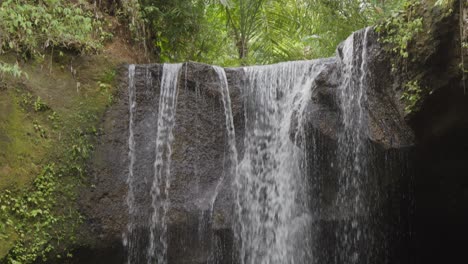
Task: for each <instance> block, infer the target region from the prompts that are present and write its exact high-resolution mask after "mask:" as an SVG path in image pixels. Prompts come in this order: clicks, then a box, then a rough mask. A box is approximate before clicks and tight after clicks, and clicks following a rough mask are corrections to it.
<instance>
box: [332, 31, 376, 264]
mask: <svg viewBox="0 0 468 264" xmlns="http://www.w3.org/2000/svg"><path fill="white" fill-rule="evenodd" d="M369 30H370V28H367V29H366V30H365V31H364V36H363V37H362V41H361V42H359V40H360V39H359V38H358V36H359V35H358V34H357V33H354V34H353V35H351V36H350V37H349V38H348V39H347V40H346V41H345V42H344V45H343V49H342V50H343V58H342V61H341V64H342V67H341V69H342V70H341V71H342V76H343V78H342V83H341V85H340V86H339V90H338V93H337V97H338V104H339V106H340V109H341V116H342V125H343V131H342V132H341V134H340V135H339V138H338V149H337V159H338V165H339V167H340V171H339V172H340V175H339V191H338V196H337V201H336V203H337V207H338V211H339V214H340V215H341V217H342V219H344V221H343V223H342V227H341V230H340V231H338V232H337V235H338V241H339V245H338V247H339V248H338V252H339V256H336V258H338V259H339V261H340V262H339V263H359V261H360V260H359V259H360V258H363V257H365V256H360V254H362V253H363V252H362V251H363V249H362V246H363V245H365V244H366V243H369V239H370V237H369V236H370V233H369V232H370V231H369V227H368V226H367V224H368V223H366V220H365V219H366V217H368V215H369V212H368V209H369V207H368V206H367V205H366V202H367V201H366V200H365V199H366V194H365V190H364V187H365V186H366V183H367V177H368V176H369V175H368V164H369V161H368V156H369V152H368V150H367V149H366V142H365V141H364V138H365V135H366V134H367V123H366V115H365V106H366V105H365V104H366V93H367V91H366V89H367V84H366V81H367V78H366V77H367V76H366V75H367V71H368V69H367V58H366V56H367V36H368V33H369ZM359 51H360V53H357V54H356V52H359ZM365 246H369V245H365ZM360 247H361V248H360ZM369 254H371V252H370V251H368V252H366V255H367V257H368V255H369Z"/></svg>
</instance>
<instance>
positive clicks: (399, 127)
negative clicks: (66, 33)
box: [75, 30, 468, 264]
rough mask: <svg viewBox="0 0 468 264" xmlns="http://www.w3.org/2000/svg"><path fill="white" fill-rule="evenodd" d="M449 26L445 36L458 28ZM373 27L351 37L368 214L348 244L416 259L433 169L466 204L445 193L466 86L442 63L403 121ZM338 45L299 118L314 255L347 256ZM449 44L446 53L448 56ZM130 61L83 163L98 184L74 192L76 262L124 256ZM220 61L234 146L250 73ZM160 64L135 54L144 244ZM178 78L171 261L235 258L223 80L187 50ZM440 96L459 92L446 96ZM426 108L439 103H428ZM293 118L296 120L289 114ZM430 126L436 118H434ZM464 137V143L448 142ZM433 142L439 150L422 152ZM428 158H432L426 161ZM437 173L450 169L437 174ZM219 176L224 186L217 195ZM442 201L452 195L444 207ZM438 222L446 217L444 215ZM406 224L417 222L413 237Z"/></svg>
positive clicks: (395, 259) (323, 258)
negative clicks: (361, 90) (433, 85)
mask: <svg viewBox="0 0 468 264" xmlns="http://www.w3.org/2000/svg"><path fill="white" fill-rule="evenodd" d="M446 34H448V35H449V36H451V34H452V35H453V34H454V32H448V33H446ZM444 36H445V35H444ZM364 38H365V41H364ZM377 38H378V36H377V35H376V33H374V32H373V31H372V30H368V31H366V30H362V31H359V32H357V33H355V34H354V35H353V38H352V40H349V41H352V42H353V43H352V49H353V51H352V54H353V57H352V58H353V59H352V63H353V65H355V66H354V67H353V68H354V69H357V71H358V73H359V74H360V75H359V76H362V74H363V69H365V71H366V73H365V74H366V80H367V83H366V87H367V88H366V90H365V94H364V95H365V97H366V100H365V101H363V102H364V103H363V104H362V108H363V109H365V113H366V118H365V122H366V124H367V129H366V132H365V133H363V134H362V135H361V136H360V137H362V142H364V143H363V144H364V145H365V154H366V157H368V158H367V160H366V162H367V163H368V164H369V166H368V167H367V170H368V172H367V174H368V175H369V177H368V178H367V179H366V181H365V184H366V188H365V189H364V192H365V193H366V197H368V198H367V199H368V200H366V201H364V203H365V204H367V205H368V206H367V207H366V208H367V209H366V214H362V215H360V214H358V218H359V217H361V218H363V220H362V223H366V224H367V227H366V228H365V234H366V235H368V236H369V237H372V239H373V241H365V243H357V245H355V247H356V249H352V250H354V251H356V252H361V253H362V252H369V251H370V250H374V249H375V248H378V249H377V250H375V251H373V253H372V254H369V256H367V257H366V258H361V257H360V258H359V259H360V261H359V263H414V261H415V258H416V257H415V254H421V255H422V256H426V257H427V258H423V259H426V260H428V259H430V257H428V256H429V255H428V254H427V253H422V252H420V251H417V252H416V253H415V252H414V251H412V248H415V247H416V248H421V247H422V246H428V244H429V242H424V240H426V239H428V241H433V240H430V239H429V238H427V237H425V236H424V235H421V234H424V233H430V232H428V231H429V230H431V229H433V228H434V229H437V228H439V227H438V225H437V224H436V221H429V222H427V221H425V220H424V219H425V218H426V217H429V216H428V215H429V214H430V213H431V210H430V209H429V208H434V207H436V209H438V210H442V208H443V207H445V206H444V205H445V203H443V202H442V201H440V200H437V198H435V197H434V198H432V199H431V198H430V197H429V196H431V194H432V191H435V189H436V186H437V183H438V182H439V180H441V179H444V182H445V183H446V184H445V185H444V186H447V190H446V191H440V190H439V191H438V192H436V193H438V194H440V195H441V196H444V195H445V196H446V198H445V199H443V201H447V202H450V201H451V202H453V203H454V204H456V208H458V209H460V210H461V209H462V208H463V207H464V208H466V206H463V205H462V204H461V203H459V202H457V201H460V200H458V198H460V197H461V196H463V195H462V194H463V193H465V194H466V188H465V189H464V187H460V188H456V189H457V190H458V191H457V192H456V194H454V195H450V191H449V190H448V189H453V188H455V187H454V186H455V185H456V184H457V183H459V182H460V181H461V180H460V179H459V178H460V177H461V173H459V172H456V170H455V169H453V168H454V167H458V168H461V169H464V171H465V172H466V170H465V169H467V168H466V164H467V162H466V161H467V159H468V156H467V148H466V140H463V138H465V137H464V136H463V135H466V131H468V126H467V123H466V120H468V118H467V113H468V109H467V108H466V107H467V105H468V103H467V101H466V96H465V97H459V95H458V94H457V92H453V91H455V89H458V88H459V87H460V82H459V80H460V76H457V75H455V76H454V75H450V77H449V80H446V78H445V77H443V76H442V77H440V78H439V81H441V82H439V83H442V84H443V85H440V88H441V89H439V92H437V94H439V95H441V97H437V96H435V95H432V96H431V97H429V98H428V99H427V101H425V104H424V106H423V108H422V110H421V112H419V113H417V114H416V115H413V116H411V117H409V122H408V118H407V119H406V120H405V114H404V110H403V109H404V106H403V105H402V102H401V101H400V99H399V97H400V93H401V91H400V90H401V83H400V81H401V80H400V79H401V78H400V77H399V76H394V75H392V74H391V66H390V64H391V63H390V59H389V54H388V53H386V52H385V51H384V50H383V48H382V47H381V46H380V45H379V43H378V41H377ZM349 44H350V43H348V45H349ZM344 47H345V44H342V45H340V46H339V47H338V49H337V55H336V57H334V58H329V59H323V60H321V64H322V65H323V67H322V68H321V71H320V72H319V74H318V76H317V77H316V78H315V80H314V82H313V83H312V84H311V88H312V87H314V89H313V93H312V95H311V98H310V102H309V104H308V105H307V107H306V119H305V123H304V124H303V125H304V128H305V134H306V143H305V146H306V153H307V157H308V159H309V162H308V166H307V173H308V180H309V184H310V186H313V187H312V190H311V194H310V200H311V202H310V204H311V207H312V209H313V210H312V211H313V213H314V216H315V218H314V220H313V222H314V224H313V226H314V230H313V231H314V234H315V235H314V237H315V239H316V241H315V242H317V243H314V244H313V245H312V246H311V250H312V251H313V252H317V253H316V255H315V256H314V259H315V261H316V262H317V263H321V264H323V263H346V259H345V256H339V254H338V253H339V252H341V251H343V250H345V251H346V250H348V249H343V248H345V247H346V246H347V245H345V244H342V242H341V241H340V240H342V237H340V236H337V235H336V233H337V231H340V230H346V229H347V228H349V227H350V226H352V225H354V224H353V223H352V221H350V218H349V217H347V216H346V214H342V213H340V212H341V211H340V208H337V207H336V205H335V204H334V201H335V200H336V196H337V193H339V188H340V180H339V178H338V177H337V175H339V174H340V173H341V172H340V170H341V169H342V168H339V166H337V163H338V161H337V156H339V155H340V153H339V152H340V146H339V145H340V144H341V143H340V142H341V141H340V140H341V139H340V138H341V137H342V135H343V133H344V132H343V130H344V127H343V121H342V120H343V115H345V114H344V113H343V110H342V107H341V106H340V99H339V98H337V97H338V96H337V91H338V89H339V87H340V84H341V83H343V79H344V78H347V76H345V74H344V72H345V71H344V70H343V69H344V68H343V67H344V64H345V63H344V61H345V53H346V52H349V50H348V51H344V50H343V49H344ZM348 47H349V46H348ZM364 51H365V52H364ZM437 52H438V53H437ZM437 52H436V53H437V54H439V53H441V54H439V55H438V56H435V58H436V59H435V61H436V62H437V61H439V62H440V60H438V59H437V58H442V55H443V48H441V49H439V50H438V51H437ZM364 54H365V55H364ZM448 55H450V58H453V56H454V55H453V54H448ZM363 60H366V61H365V63H366V67H365V68H364V67H362V65H363ZM429 65H430V64H429ZM430 67H434V68H435V67H436V66H435V65H432V66H430ZM126 69H127V67H123V68H122V69H121V78H122V82H121V83H122V85H121V89H120V91H121V93H120V94H119V95H118V97H117V98H118V100H117V102H116V103H115V105H114V106H113V107H112V108H111V109H109V111H108V114H107V115H106V118H105V120H104V128H105V129H104V131H105V132H104V134H103V135H102V136H101V140H100V144H99V146H98V148H97V150H96V154H95V158H94V160H93V163H92V164H91V167H92V168H93V172H94V179H93V184H94V187H93V188H91V189H87V190H83V193H82V196H81V199H80V203H81V205H82V210H83V213H84V214H85V216H86V223H85V225H86V227H87V229H89V230H88V232H90V233H89V237H90V238H92V239H90V242H89V243H88V244H87V245H84V246H83V248H81V249H79V250H78V251H77V254H75V255H76V256H77V258H76V261H75V262H76V263H124V261H125V258H126V256H125V248H124V246H123V244H122V243H123V242H122V241H123V234H125V232H126V229H127V223H128V218H127V216H128V208H127V205H126V195H127V191H128V190H127V188H128V186H127V183H126V181H127V176H128V173H129V167H128V166H129V165H128V164H129V162H130V161H129V156H128V152H129V144H128V140H129V129H128V127H129V94H128V78H127V76H128V72H127V70H126ZM225 71H226V75H227V79H228V84H229V90H230V98H231V101H232V113H233V118H234V126H235V132H236V145H237V150H238V151H239V155H240V156H242V155H243V150H244V146H243V145H244V136H245V131H244V130H245V118H244V112H245V111H246V110H245V109H244V99H245V98H243V95H242V87H243V85H244V82H245V78H246V77H245V72H244V70H243V69H242V68H227V69H225ZM435 71H437V70H435ZM161 75H162V66H161V65H159V64H151V65H137V66H136V70H135V87H136V104H137V105H138V108H137V111H136V112H135V130H134V134H135V142H136V146H135V149H136V163H135V166H134V167H135V175H139V176H138V177H139V178H138V179H137V180H136V182H135V183H136V186H138V187H137V189H138V193H135V200H136V201H138V204H139V208H138V210H140V211H141V212H142V213H141V218H140V219H138V220H137V222H136V229H137V230H138V231H137V234H138V233H139V234H141V237H142V239H141V241H139V242H138V243H141V244H142V245H146V244H148V243H149V242H148V241H147V239H145V238H144V237H147V234H148V232H149V229H148V226H147V224H146V223H147V222H148V219H149V218H150V208H151V197H150V196H149V195H148V194H149V193H150V192H151V182H152V177H153V174H154V171H153V169H152V168H153V162H154V156H155V152H154V149H155V144H156V142H155V134H154V133H155V131H156V130H155V128H156V126H157V123H156V121H157V112H158V102H159V89H160V80H161ZM359 79H360V78H359V77H358V78H357V79H355V80H354V81H357V82H358V81H359ZM178 80H179V82H178V101H177V110H176V123H175V127H174V130H173V131H174V141H173V145H172V163H171V164H172V165H171V186H170V192H169V196H170V201H171V204H170V208H169V211H168V223H167V226H168V230H167V232H168V251H167V254H168V263H177V264H183V263H238V260H237V253H236V252H237V251H236V245H235V238H234V232H233V229H232V220H233V215H232V210H233V206H234V205H233V203H234V198H233V193H232V190H231V181H232V179H224V180H223V181H222V182H220V181H221V179H222V177H221V176H222V175H223V164H225V156H226V155H227V149H228V146H227V145H226V140H225V138H226V137H227V132H226V126H225V115H224V108H223V104H222V101H221V93H220V89H219V86H220V80H219V78H218V76H217V75H216V73H215V71H214V69H213V67H212V66H210V65H204V64H199V63H191V62H190V63H185V64H183V66H182V69H181V71H180V74H179V77H178ZM445 81H448V82H445ZM444 87H446V88H444ZM444 89H445V90H444ZM456 91H458V90H456ZM446 100H453V102H456V103H454V105H452V106H450V105H451V104H450V103H448V101H446ZM450 102H452V101H450ZM440 104H443V106H440ZM434 108H435V109H441V111H440V112H438V113H434V111H435V110H434ZM439 113H445V114H441V115H440V118H439ZM447 116H448V117H447ZM446 117H447V118H446ZM429 118H431V119H429ZM433 118H436V119H433ZM431 120H432V121H431ZM291 122H297V120H294V119H293V120H291ZM438 127H439V128H441V129H437V128H438ZM414 131H415V132H416V137H415V136H414V134H415V133H414ZM460 131H464V132H463V133H462V132H460ZM460 142H462V143H463V144H461V145H458V146H456V145H457V144H459V143H460ZM445 143H450V144H448V145H446V144H445ZM415 144H416V146H415ZM452 149H454V152H452ZM429 152H437V153H438V154H437V155H435V154H428V153H429ZM443 153H446V154H453V158H447V157H446V156H444V157H442V155H443ZM454 160H455V161H454ZM452 162H453V163H452ZM425 163H430V165H428V166H426V165H425ZM451 164H454V166H452V165H451ZM445 173H448V174H449V175H453V177H444V176H443V174H445ZM426 175H429V176H430V177H429V181H427V182H426V181H425V180H423V179H422V178H423V177H425V176H426ZM414 177H416V179H415V178H414ZM218 184H220V186H221V188H220V189H219V193H217V195H216V191H215V190H216V186H218ZM415 184H416V187H422V188H420V189H419V190H417V191H416V193H414V190H413V188H414V187H415ZM428 184H429V185H428ZM414 195H415V196H414ZM464 197H465V198H466V195H465V196H464ZM435 200H437V201H435ZM465 200H466V199H465ZM415 201H416V207H418V204H419V205H422V206H421V208H422V209H419V211H418V209H416V211H415V209H414V208H415V205H414V203H415ZM428 201H433V203H432V202H428ZM434 204H436V205H434ZM465 204H468V202H467V203H465ZM212 206H213V208H212ZM431 206H432V207H431ZM448 207H450V206H447V207H445V208H448ZM446 210H449V209H446ZM449 211H450V210H449ZM449 213H450V215H451V216H452V217H455V216H458V215H459V214H457V212H452V211H450V212H449ZM211 215H212V216H213V217H211ZM364 218H365V219H364ZM422 218H424V219H422ZM437 219H438V218H437ZM460 221H461V220H460ZM442 222H443V223H447V224H451V222H450V221H448V220H446V221H442ZM418 223H421V224H420V226H419V227H417V228H416V231H415V230H414V227H413V225H414V224H418ZM424 223H425V224H424ZM460 223H461V222H460ZM418 228H419V229H418ZM453 231H455V230H453ZM414 232H417V233H416V239H415V237H414ZM418 232H419V234H420V235H419V236H418ZM350 236H356V234H351V235H350ZM357 237H359V235H357ZM438 237H439V238H441V239H442V240H444V239H445V241H447V240H450V239H449V238H448V237H444V235H443V234H439V236H438ZM358 240H359V239H358ZM96 252H100V253H99V254H98V253H96ZM142 258H144V256H142Z"/></svg>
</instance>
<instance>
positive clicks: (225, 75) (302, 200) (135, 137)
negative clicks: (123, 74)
mask: <svg viewBox="0 0 468 264" xmlns="http://www.w3.org/2000/svg"><path fill="white" fill-rule="evenodd" d="M370 34H371V29H370V28H367V29H366V30H364V31H360V32H357V33H354V34H353V35H352V36H350V37H349V38H348V39H347V40H346V41H345V42H344V43H343V45H342V47H341V49H340V50H339V53H338V56H337V57H336V58H330V59H323V60H314V61H298V62H287V63H280V64H276V65H267V66H254V67H244V68H240V69H226V70H225V69H223V68H220V67H216V66H214V67H211V66H208V65H198V64H191V63H187V64H184V65H182V64H164V65H162V69H161V68H160V67H161V66H159V65H149V66H148V65H146V66H137V67H135V65H130V66H129V69H128V80H129V86H128V88H129V96H128V104H129V108H128V109H129V137H128V149H129V152H128V157H129V165H128V169H129V173H128V178H127V184H128V195H127V205H128V208H129V209H128V213H129V218H128V219H129V221H128V225H127V232H126V234H125V236H124V244H125V245H126V247H127V253H128V257H127V258H128V264H140V263H146V264H155V263H157V264H165V263H171V264H172V263H177V264H179V263H210V264H217V263H233V264H293V263H296V264H308V263H313V264H331V263H334V264H354V263H356V264H357V263H359V264H373V263H390V262H388V261H387V255H388V254H389V253H388V252H390V251H389V250H393V251H394V252H396V251H397V250H399V248H392V249H390V248H389V247H387V245H386V244H385V243H386V242H376V241H378V240H379V239H381V240H386V239H387V234H388V232H389V230H391V228H392V226H391V224H390V225H386V226H385V227H383V226H382V227H380V226H379V225H380V223H382V222H383V221H381V219H382V218H384V217H386V216H388V215H389V216H391V217H395V216H397V217H395V219H397V220H395V222H398V221H400V220H398V217H399V214H398V213H395V214H393V213H386V212H385V210H384V209H382V208H387V207H385V206H387V205H389V206H394V207H397V206H395V205H392V204H391V203H392V202H393V201H391V199H389V198H388V197H390V196H391V195H395V194H391V192H392V191H393V190H390V191H388V193H385V191H386V190H385V188H386V186H390V185H391V184H394V183H391V181H392V180H394V179H395V178H397V180H398V181H400V180H401V179H400V178H403V177H404V175H405V172H404V170H405V169H404V168H399V167H398V166H400V165H401V164H402V163H403V160H404V159H405V158H404V157H399V155H398V153H397V154H395V153H393V152H392V151H388V152H386V151H387V150H385V149H377V147H375V146H376V145H375V144H374V145H372V144H373V143H372V142H370V141H369V139H370V138H371V137H370V133H371V131H370V127H371V125H370V122H371V121H373V120H371V117H370V116H369V113H368V107H369V102H368V97H369V96H371V97H372V96H375V94H372V91H370V90H369V89H371V88H370V87H372V83H373V82H374V80H373V79H372V69H371V66H370V65H369V64H368V63H369V61H370V59H369V58H368V56H369V54H371V52H372V50H371V45H370V44H369V43H368V38H369V35H370ZM184 67H185V68H184ZM150 69H151V70H150ZM155 69H156V70H155ZM182 70H183V72H182V74H181V71H182ZM200 73H203V74H200ZM155 76H157V78H156V77H155ZM141 78H144V81H138V80H139V79H141ZM153 78H154V79H153ZM181 80H183V81H181ZM179 82H180V85H179ZM179 86H184V89H181V88H180V87H179ZM157 87H159V96H158V94H157V92H158V89H157ZM155 88H156V89H155ZM373 89H374V90H375V88H373ZM178 102H179V105H177V104H178ZM137 108H138V109H137ZM137 110H138V111H137ZM176 110H177V123H176V119H175V117H176ZM323 113H325V114H326V115H322V114H323ZM317 116H318V117H319V118H318V119H319V120H315V117H317ZM321 118H322V119H321ZM314 122H316V123H314ZM374 122H375V121H374ZM173 150H174V153H172V152H173ZM389 157H390V158H389ZM393 159H394V160H393ZM172 161H173V162H172ZM395 175H400V176H395ZM398 177H400V178H398ZM401 182H404V180H401ZM386 195H387V196H386ZM385 199H387V200H388V201H386V200H385ZM398 199H399V198H397V199H396V201H397V202H399V201H398ZM381 201H383V202H381ZM386 202H388V203H389V204H385V205H384V203H386ZM379 228H380V230H377V229H379ZM392 239H393V238H392ZM395 239H399V238H395ZM377 244H378V245H377Z"/></svg>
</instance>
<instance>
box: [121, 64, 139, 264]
mask: <svg viewBox="0 0 468 264" xmlns="http://www.w3.org/2000/svg"><path fill="white" fill-rule="evenodd" d="M128 106H129V111H128V112H129V125H128V127H129V129H128V130H129V137H128V157H129V161H130V162H129V165H128V177H127V186H128V193H127V198H126V203H127V207H128V215H129V221H128V223H127V233H126V234H124V235H123V237H124V238H123V240H124V245H125V246H126V247H127V250H128V263H129V264H131V263H133V261H132V260H133V259H136V258H137V255H138V247H135V244H134V241H135V240H134V238H133V235H134V233H133V231H134V224H135V223H134V219H133V218H135V215H136V207H135V196H134V192H135V186H134V173H133V167H134V165H135V159H136V157H135V135H134V131H133V130H134V114H135V109H136V100H135V65H134V64H131V65H129V67H128Z"/></svg>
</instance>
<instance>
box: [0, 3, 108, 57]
mask: <svg viewBox="0 0 468 264" xmlns="http://www.w3.org/2000/svg"><path fill="white" fill-rule="evenodd" d="M0 21H2V23H1V24H0V36H1V37H0V48H1V51H3V52H4V51H9V50H12V51H15V52H17V53H21V54H24V55H33V56H34V55H40V54H41V53H42V51H43V50H44V49H45V48H48V47H61V48H66V49H73V50H78V51H92V50H97V49H99V48H100V47H101V41H102V39H101V38H100V37H101V35H102V34H103V30H102V26H101V23H100V22H99V21H98V20H96V19H95V18H94V16H93V13H92V12H91V10H86V4H85V2H83V1H78V4H72V3H70V1H63V0H42V1H33V0H5V1H3V2H2V3H1V6H0Z"/></svg>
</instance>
